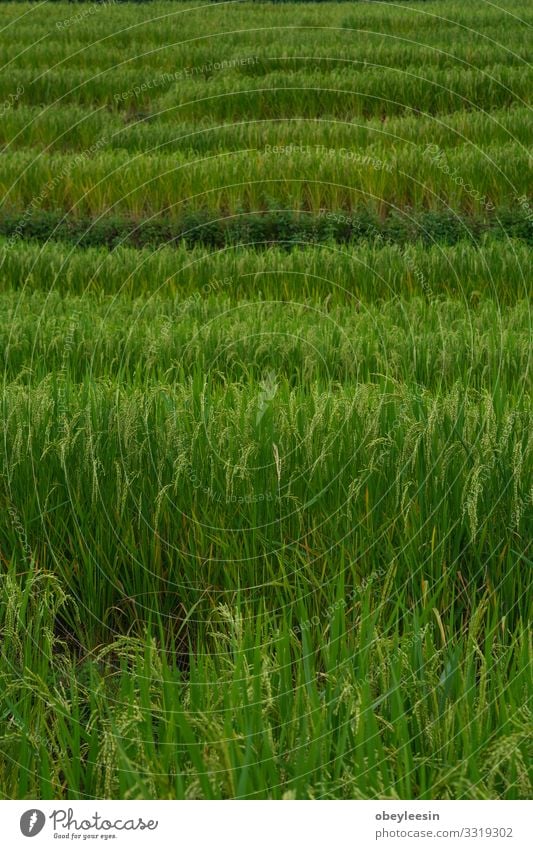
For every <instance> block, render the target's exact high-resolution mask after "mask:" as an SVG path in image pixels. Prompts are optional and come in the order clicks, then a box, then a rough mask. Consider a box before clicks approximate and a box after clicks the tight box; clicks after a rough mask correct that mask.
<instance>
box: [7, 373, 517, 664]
mask: <svg viewBox="0 0 533 849" xmlns="http://www.w3.org/2000/svg"><path fill="white" fill-rule="evenodd" d="M467 371H468V370H467V368H465V378H466V377H467ZM274 380H275V377H274ZM267 389H269V391H268V392H267ZM274 389H275V390H276V391H273V389H272V387H265V380H262V381H260V382H259V381H255V380H253V379H250V380H248V381H246V382H243V383H241V384H232V385H230V386H229V387H224V386H222V385H220V383H219V382H217V381H212V380H210V379H209V378H206V376H205V375H201V374H198V375H196V376H195V379H194V380H192V381H191V382H190V383H189V384H186V383H185V384H182V383H177V384H176V383H172V384H171V383H163V382H159V383H157V384H154V385H153V386H152V387H147V386H146V385H142V386H140V387H139V388H134V387H132V386H130V387H125V386H124V384H122V383H121V382H116V381H113V380H110V379H107V380H103V381H101V382H99V381H93V380H91V379H86V380H84V381H83V382H82V383H81V384H77V383H74V382H72V381H71V379H70V377H69V375H68V373H65V372H57V373H56V374H55V375H50V376H47V377H46V378H45V379H44V380H43V381H42V382H41V383H39V384H36V385H34V386H33V387H31V388H28V387H24V386H22V385H16V384H11V385H7V386H5V387H4V391H3V395H2V431H3V432H2V434H1V436H2V445H3V446H4V449H3V453H2V459H1V472H2V477H1V479H2V490H1V493H0V497H1V499H2V502H3V509H2V519H1V523H0V541H1V544H2V550H3V551H7V552H12V553H13V554H12V556H14V557H16V559H17V560H18V562H19V564H20V562H21V557H24V554H25V551H26V550H27V549H29V550H31V551H32V552H33V554H32V558H33V560H34V561H35V562H36V563H37V564H39V570H40V571H41V572H48V571H53V572H54V573H55V574H56V576H57V577H58V579H59V580H60V581H61V582H64V583H65V585H68V589H69V594H70V596H71V598H72V602H71V605H70V610H71V618H70V620H69V626H70V629H71V630H72V632H73V634H74V635H75V637H76V639H77V640H79V641H80V642H81V643H82V644H83V645H85V646H86V647H87V648H88V649H89V648H91V647H93V648H94V647H96V646H98V645H99V644H101V643H102V642H105V641H106V639H108V638H109V632H110V631H112V630H113V628H117V629H118V630H119V631H120V628H121V622H122V620H121V617H122V616H123V615H124V614H125V613H126V614H127V611H125V610H124V608H123V607H122V606H123V605H124V603H125V602H126V601H127V599H128V598H133V599H138V600H139V601H141V600H142V599H145V605H142V603H141V608H140V612H141V610H142V607H145V608H146V610H145V612H146V613H147V611H149V610H150V609H151V608H152V603H151V601H150V600H151V599H153V600H156V599H158V596H159V595H160V594H162V593H164V592H165V591H166V592H167V593H168V594H167V595H166V596H165V597H164V598H163V597H161V599H158V601H157V606H158V607H159V610H160V613H161V615H163V616H165V615H170V614H171V613H172V610H173V609H174V608H175V604H176V602H175V593H179V599H180V603H181V604H182V605H183V608H184V609H185V610H187V611H190V614H191V616H192V618H193V621H195V620H196V621H199V622H201V621H202V619H203V618H204V614H205V611H206V609H208V608H209V607H210V606H211V604H212V600H213V599H215V600H216V603H219V602H221V601H224V600H227V599H229V598H231V597H232V596H233V594H234V593H236V592H238V590H239V588H240V589H241V590H243V592H244V591H245V589H246V588H248V590H249V592H250V597H251V598H252V599H255V601H256V603H257V602H259V601H260V595H263V593H265V592H268V594H269V600H270V609H271V610H272V611H275V610H276V608H277V605H278V603H279V605H280V612H281V611H282V610H283V609H285V610H287V609H288V608H289V609H290V604H291V601H296V599H297V597H298V592H299V591H300V590H301V589H302V587H305V586H307V592H308V593H309V594H313V595H314V594H315V593H316V596H317V600H320V598H321V594H322V590H321V587H322V585H323V584H325V585H329V584H331V582H332V581H333V583H335V581H336V577H337V576H339V575H343V576H344V580H345V584H346V591H347V592H349V591H350V589H351V588H353V585H354V583H355V582H356V579H357V576H364V575H367V576H368V575H372V574H374V573H375V572H376V570H378V569H380V570H381V569H385V571H388V569H389V568H390V567H391V564H394V565H395V567H397V573H396V568H395V570H394V573H395V574H397V579H395V580H393V584H392V587H391V588H390V589H391V593H390V595H389V596H388V598H389V602H388V604H389V609H390V612H391V613H392V612H393V611H394V609H395V604H396V601H395V596H396V594H397V593H398V592H400V591H401V589H402V588H403V589H404V590H406V591H407V593H408V597H409V601H410V603H409V604H408V607H411V606H412V605H413V604H417V603H419V601H420V591H421V584H422V583H423V582H424V581H427V582H428V584H429V589H428V591H429V592H430V594H431V596H432V598H433V601H434V603H435V604H434V606H437V608H438V609H441V610H442V612H443V614H445V617H446V620H447V621H448V623H449V625H450V627H452V629H453V630H454V631H455V630H456V629H458V628H459V627H460V626H461V624H462V617H463V616H464V615H467V606H466V607H465V603H466V599H463V598H461V596H460V595H457V592H456V590H455V591H453V590H452V587H454V585H455V584H456V581H460V578H459V576H458V573H459V572H460V573H461V575H462V576H463V579H464V580H465V581H466V585H467V586H468V593H469V595H471V596H472V597H473V598H477V601H479V600H480V599H481V597H482V596H483V594H485V593H489V594H490V595H492V593H493V592H494V591H497V595H498V598H499V599H500V602H501V600H502V599H506V598H507V599H508V605H506V607H505V608H504V610H503V611H502V613H503V612H504V613H505V615H506V619H507V624H508V625H509V627H512V623H516V621H517V619H518V617H519V616H520V615H525V614H526V610H527V607H528V596H527V594H526V583H527V570H526V568H525V564H521V562H520V558H519V557H517V553H518V554H520V553H524V552H525V551H526V550H527V545H528V527H529V522H530V517H531V509H532V504H531V478H532V473H533V435H532V429H531V401H530V398H528V397H526V396H525V395H524V388H523V386H521V385H520V384H519V383H518V382H516V383H515V387H514V389H513V390H511V391H510V390H509V387H507V388H506V389H505V390H502V389H501V388H500V385H499V380H498V378H497V377H496V379H495V381H494V383H493V384H492V385H491V386H490V387H489V385H488V383H487V387H486V388H485V389H483V390H481V391H479V392H477V391H475V390H473V389H468V388H467V386H466V385H465V384H464V383H463V382H459V383H457V384H456V385H455V386H454V387H453V388H452V389H450V390H449V391H442V392H439V393H437V394H434V393H431V392H429V391H427V390H425V389H424V388H423V387H416V386H407V385H403V384H401V383H398V382H397V381H394V380H393V379H392V378H391V379H387V378H385V377H382V378H380V379H378V380H376V381H375V382H372V383H357V384H354V385H350V384H347V385H346V387H343V388H339V389H338V390H337V392H332V391H331V390H330V389H328V387H327V386H326V384H323V385H322V386H321V385H320V384H315V385H313V386H310V387H306V386H305V385H299V386H297V387H293V388H291V387H290V385H289V384H288V382H287V381H282V380H280V381H279V385H278V386H274ZM147 470H149V473H147ZM14 517H16V518H17V521H14ZM95 517H96V518H95ZM19 526H22V527H23V528H24V530H25V534H26V536H25V540H24V539H21V536H20V527H19ZM504 529H508V530H509V531H510V532H512V544H511V545H509V542H507V541H506V540H507V531H505V538H504V535H503V530H504ZM24 542H25V545H23V543H24ZM237 552H238V554H237ZM488 558H490V562H491V569H490V571H487V570H486V563H487V559H488ZM332 561H334V562H335V563H337V566H338V568H337V569H336V570H335V572H334V573H332V571H331V563H332ZM280 569H282V570H288V572H289V573H292V575H293V578H294V581H293V582H292V583H291V586H289V583H287V584H286V585H285V582H283V583H282V584H278V583H277V578H278V576H279V574H280ZM379 583H380V585H381V581H380V582H379ZM267 588H268V590H267ZM376 589H377V587H376V586H374V587H372V594H373V596H374V597H375V592H376ZM261 590H262V592H259V591H261ZM278 599H279V601H278ZM282 599H283V601H282ZM386 599H387V596H385V597H384V598H382V604H383V605H384V606H385V607H387V600H386ZM494 603H495V604H496V603H498V602H497V600H496V599H494ZM76 604H77V605H78V606H79V608H80V609H83V610H84V611H85V615H84V616H83V617H82V618H78V620H77V621H76V618H75V610H76ZM116 605H119V609H115V606H116ZM121 607H122V610H121V609H120V608H121ZM193 612H194V615H193ZM142 618H143V617H141V620H142ZM144 621H145V623H146V621H147V619H146V618H145V619H144ZM122 624H123V623H122Z"/></svg>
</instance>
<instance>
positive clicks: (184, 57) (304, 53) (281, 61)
mask: <svg viewBox="0 0 533 849" xmlns="http://www.w3.org/2000/svg"><path fill="white" fill-rule="evenodd" d="M268 32H269V33H272V34H273V35H274V36H275V37H274V38H272V39H271V40H270V39H264V38H263V39H262V38H261V36H264V35H265V31H264V29H262V28H261V27H256V26H248V27H247V28H246V30H244V31H237V32H229V31H227V30H225V29H221V31H220V32H218V33H208V34H203V33H202V32H201V31H200V30H198V31H197V32H196V34H195V36H193V37H192V38H188V39H187V38H184V37H183V35H182V34H181V33H180V32H179V31H178V32H176V33H175V34H174V38H175V40H173V41H171V40H170V39H169V34H168V33H166V35H165V39H164V41H163V43H161V42H158V41H157V40H155V39H154V38H151V37H150V31H149V29H148V33H147V34H148V38H147V39H146V40H145V39H144V37H143V40H142V41H138V42H137V44H136V45H129V46H127V47H118V46H115V44H114V43H113V42H114V40H115V39H114V37H113V36H110V34H109V33H108V35H107V37H106V38H104V39H101V38H98V37H95V34H94V33H93V32H90V34H89V33H87V34H86V36H85V37H82V38H79V33H76V32H74V33H72V34H71V37H70V38H65V37H64V35H62V34H59V33H58V32H57V31H56V30H54V29H53V28H52V29H51V30H49V31H48V32H47V33H46V39H44V40H40V41H39V40H38V41H36V43H35V44H33V45H32V46H31V49H30V50H28V47H29V45H28V42H27V40H26V39H19V33H18V31H17V32H15V34H14V35H15V38H14V39H13V40H12V41H10V42H9V43H3V44H2V45H1V46H0V67H2V68H9V72H10V73H11V72H13V71H16V70H26V69H27V70H31V71H33V72H34V74H35V76H38V75H40V73H42V72H44V71H46V70H48V69H50V68H53V69H54V70H67V69H68V70H69V71H72V70H76V69H79V68H82V69H83V68H91V70H92V71H98V72H102V73H110V72H113V71H117V70H120V71H123V70H131V71H137V72H140V73H141V74H142V76H143V77H144V76H146V75H148V74H150V72H152V74H161V73H163V72H171V73H172V74H174V73H175V72H176V71H177V70H178V69H181V74H180V76H179V78H180V79H183V80H185V79H187V78H191V77H198V78H200V79H202V80H206V79H210V78H211V77H212V76H217V75H219V74H220V73H221V72H224V71H225V70H227V69H228V68H229V69H234V70H235V71H236V72H237V73H240V74H243V75H244V76H254V77H255V76H257V77H262V76H263V75H265V74H269V73H272V72H273V71H282V72H292V71H303V70H305V69H307V70H311V71H313V70H314V71H316V70H317V69H318V68H320V69H322V70H324V71H327V70H328V69H332V68H335V69H337V70H343V71H345V72H348V73H351V72H353V71H360V70H362V71H364V70H365V69H367V68H369V67H370V68H371V67H381V68H400V69H402V68H406V67H415V66H418V67H419V68H420V69H422V68H424V69H425V68H442V69H446V68H457V67H460V66H463V67H464V68H465V69H472V68H479V69H483V68H485V67H490V66H492V65H495V64H498V65H509V66H516V67H526V66H527V64H528V62H527V60H528V44H527V30H526V28H525V27H523V28H522V30H520V29H519V28H516V29H515V30H509V31H508V33H507V37H506V38H505V39H503V38H502V34H501V32H499V33H498V32H496V31H494V32H492V33H491V36H492V38H491V39H490V40H489V39H486V38H483V37H478V38H475V39H474V38H473V36H472V33H471V32H469V31H465V30H463V31H457V32H456V33H454V36H453V40H452V39H451V38H450V34H449V33H446V32H445V33H444V34H443V33H441V31H440V30H439V28H438V27H437V28H436V30H435V32H434V33H424V34H423V37H422V39H420V33H417V32H416V31H413V32H412V33H405V34H403V33H402V34H401V35H396V34H384V33H383V32H381V31H380V32H368V31H365V33H364V38H362V37H361V35H362V34H361V32H360V31H359V30H349V29H346V28H344V29H339V28H338V27H328V26H327V25H324V24H323V25H322V26H315V27H313V28H309V27H305V26H283V25H279V23H278V22H276V21H274V22H273V24H272V25H271V26H270V27H269V29H268ZM36 34H38V30H37V29H36ZM76 35H77V36H78V37H77V38H75V37H74V38H73V37H72V36H76ZM240 57H245V58H246V57H251V58H253V61H252V62H247V61H244V62H242V63H241V62H240V61H239V59H240Z"/></svg>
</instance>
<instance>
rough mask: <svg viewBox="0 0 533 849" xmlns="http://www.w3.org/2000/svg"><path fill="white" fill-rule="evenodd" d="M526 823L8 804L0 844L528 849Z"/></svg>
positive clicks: (286, 810)
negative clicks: (504, 848) (477, 848)
mask: <svg viewBox="0 0 533 849" xmlns="http://www.w3.org/2000/svg"><path fill="white" fill-rule="evenodd" d="M532 813H533V812H532V809H531V803H530V802H512V801H509V802H478V801H457V802H454V801H449V802H379V801H378V802H375V801H348V802H336V801H331V802H330V801H328V802H303V801H302V802H299V801H288V800H287V801H282V802H277V801H276V802H274V801H249V802H245V801H244V802H243V801H222V802H199V801H191V802H174V801H146V802H143V801H135V802H114V801H102V802H100V801H82V802H41V801H4V802H0V814H1V820H2V833H1V837H0V840H1V845H2V847H5V849H11V847H18V846H26V847H28V846H31V847H35V849H40V847H49V846H55V847H58V846H61V845H65V844H66V843H67V841H70V843H69V844H68V845H72V843H77V844H78V845H85V846H87V845H93V846H94V845H97V846H103V845H108V846H109V845H111V846H116V847H117V849H126V847H130V846H132V847H137V846H144V847H151V846H156V847H158V849H166V847H167V846H168V847H178V846H183V847H187V849H189V847H191V849H192V847H200V849H203V847H206V849H211V847H212V849H241V847H242V849H332V847H339V849H340V847H342V849H352V847H353V849H360V847H371V846H373V847H384V849H385V847H398V848H399V847H408V849H417V847H420V849H422V847H434V848H435V849H436V847H447V846H448V847H450V849H452V847H453V849H469V847H470V849H474V847H487V849H489V847H508V849H526V847H527V849H531V847H532V846H533V840H532V826H531V822H532V819H533V818H532ZM33 840H34V841H35V842H33Z"/></svg>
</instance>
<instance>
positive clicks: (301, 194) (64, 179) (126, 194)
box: [0, 144, 531, 218]
mask: <svg viewBox="0 0 533 849" xmlns="http://www.w3.org/2000/svg"><path fill="white" fill-rule="evenodd" d="M530 172H531V158H530V156H529V155H528V154H527V153H525V152H522V151H520V150H517V149H516V147H515V145H513V144H508V145H502V146H494V147H487V148H485V149H483V150H476V149H475V148H459V149H455V148H453V149H450V150H448V151H446V152H443V151H439V150H438V149H437V150H435V149H433V148H431V147H420V148H418V147H414V146H413V147H410V148H408V149H404V150H400V151H398V153H397V154H395V155H391V154H390V152H388V150H387V149H386V148H382V147H381V146H374V147H371V148H367V149H366V150H365V151H364V153H359V152H358V151H355V150H350V149H347V150H345V151H343V150H337V149H334V150H331V151H328V150H326V151H321V150H319V151H318V152H317V151H316V149H314V148H309V149H308V148H307V147H305V146H304V147H303V149H299V148H298V149H296V150H295V149H294V148H293V147H289V148H283V149H281V150H276V149H275V148H273V149H266V148H265V149H264V150H255V151H253V150H252V151H235V152H231V153H230V152H228V153H227V154H219V155H217V154H214V155H212V156H209V155H208V156H206V157H204V158H198V157H197V158H194V157H190V156H189V157H187V156H185V155H183V154H181V155H180V154H174V155H172V156H171V155H166V156H165V155H148V154H140V155H138V156H136V157H135V156H134V157H132V156H130V154H128V153H127V152H126V151H113V152H100V151H96V152H93V155H91V154H88V153H85V154H81V153H80V154H75V155H73V154H71V155H67V154H65V155H61V154H53V155H50V156H35V155H34V154H33V152H29V151H24V152H22V151H19V152H16V153H13V154H9V155H5V156H3V158H2V162H1V167H0V193H1V194H2V197H3V203H2V208H3V211H4V213H6V212H13V211H14V210H21V211H26V212H29V214H31V212H32V210H34V211H38V210H40V209H43V210H53V211H55V210H63V211H64V212H65V213H68V214H69V215H71V216H73V217H74V218H80V217H84V216H90V217H96V216H100V215H103V214H106V213H113V214H115V215H132V216H139V215H143V216H144V215H155V216H159V215H161V214H166V215H169V216H170V217H172V218H178V217H180V215H182V214H183V212H184V211H194V210H203V209H218V210H220V211H221V212H222V213H226V214H227V213H231V212H245V211H249V210H260V209H266V208H268V206H269V204H270V201H271V199H275V202H276V203H277V204H278V206H280V207H282V208H285V207H289V208H293V209H294V208H295V209H297V210H298V209H300V210H308V211H312V212H314V213H319V212H320V211H321V210H323V209H328V210H357V209H364V208H367V209H369V210H371V211H373V212H377V213H383V212H385V211H386V210H387V208H389V207H397V208H403V207H417V208H418V209H424V208H425V209H435V210H438V209H441V210H445V209H447V208H449V207H451V208H453V210H454V211H456V212H459V211H465V212H472V213H476V212H485V211H486V212H490V211H492V210H494V208H495V207H496V206H507V205H508V206H517V207H519V205H520V198H521V197H522V196H524V195H525V194H526V193H527V192H528V190H529V188H530V184H531V181H530Z"/></svg>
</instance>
